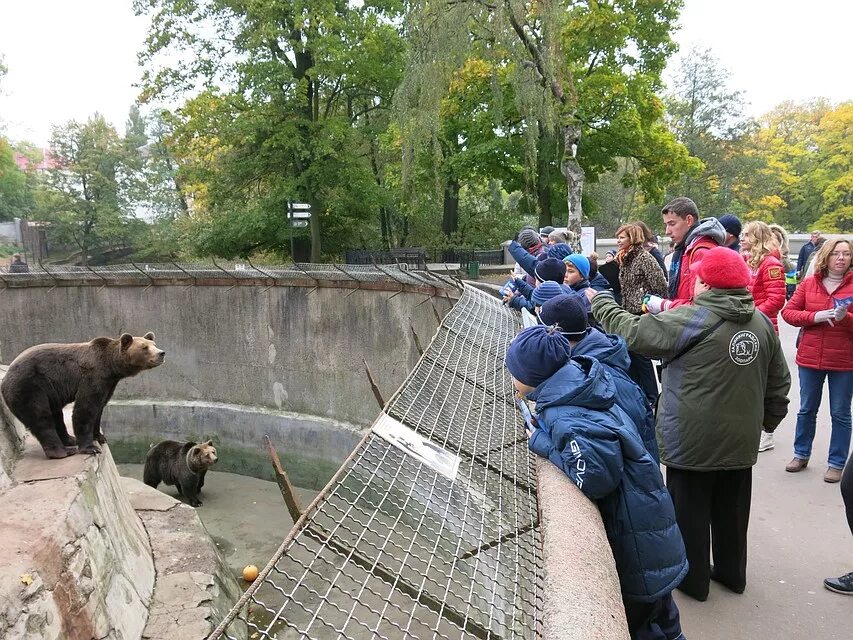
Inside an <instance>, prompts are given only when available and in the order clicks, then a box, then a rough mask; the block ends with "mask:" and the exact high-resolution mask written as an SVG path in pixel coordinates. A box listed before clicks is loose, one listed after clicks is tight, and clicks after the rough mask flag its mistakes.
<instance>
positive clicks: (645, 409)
mask: <svg viewBox="0 0 853 640" xmlns="http://www.w3.org/2000/svg"><path fill="white" fill-rule="evenodd" d="M572 356H587V357H590V358H595V359H596V360H598V361H599V362H600V363H601V364H603V365H604V366H605V367H607V371H609V372H610V374H611V375H612V376H613V384H615V385H616V404H617V405H618V406H619V408H620V409H622V411H624V412H625V413H627V414H628V417H629V418H631V420H632V421H633V422H634V424H635V425H636V427H637V431H638V432H639V434H640V439H641V440H642V441H643V444H644V445H646V450H647V451H648V452H649V453H650V454H651V455H652V458H653V459H654V461H655V462H660V453H659V452H658V441H657V438H656V437H655V414H654V411H653V410H652V406H651V405H650V404H649V401H648V399H647V398H646V394H645V393H643V390H642V389H640V387H639V386H638V385H637V383H636V382H634V381H633V380H631V377H630V376H629V375H628V368H629V367H630V366H631V358H630V356H629V355H628V347H627V346H626V345H625V341H624V340H623V339H622V338H620V337H619V336H615V335H610V334H607V333H604V332H602V331H599V330H598V329H590V330H589V333H588V334H587V335H586V337H585V338H584V339H583V340H581V341H580V342H578V343H577V344H575V345H573V346H572Z"/></svg>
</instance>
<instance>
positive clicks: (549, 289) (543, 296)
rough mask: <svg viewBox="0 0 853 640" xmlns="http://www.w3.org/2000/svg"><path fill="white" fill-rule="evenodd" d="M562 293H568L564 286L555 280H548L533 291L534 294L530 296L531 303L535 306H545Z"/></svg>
mask: <svg viewBox="0 0 853 640" xmlns="http://www.w3.org/2000/svg"><path fill="white" fill-rule="evenodd" d="M561 293H566V290H565V289H564V288H563V285H561V284H557V283H556V282H554V281H553V280H548V281H546V282H543V283H542V284H540V285H539V286H538V287H536V288H535V289H534V290H533V293H532V294H531V295H530V301H531V302H532V303H533V304H540V305H541V304H545V303H546V302H548V300H550V299H551V298H553V297H555V296H558V295H560V294H561Z"/></svg>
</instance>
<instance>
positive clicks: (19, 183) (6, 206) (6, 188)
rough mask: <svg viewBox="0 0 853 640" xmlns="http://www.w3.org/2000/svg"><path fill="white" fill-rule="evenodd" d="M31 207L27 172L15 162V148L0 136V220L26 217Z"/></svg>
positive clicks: (30, 189)
mask: <svg viewBox="0 0 853 640" xmlns="http://www.w3.org/2000/svg"><path fill="white" fill-rule="evenodd" d="M32 208H33V191H32V187H31V184H30V181H28V180H27V174H26V173H25V172H24V171H21V169H19V168H18V165H17V164H16V163H15V149H14V148H12V145H11V144H9V141H8V140H6V139H5V138H3V137H0V221H4V220H12V219H13V218H26V217H28V214H29V213H30V211H31V210H32Z"/></svg>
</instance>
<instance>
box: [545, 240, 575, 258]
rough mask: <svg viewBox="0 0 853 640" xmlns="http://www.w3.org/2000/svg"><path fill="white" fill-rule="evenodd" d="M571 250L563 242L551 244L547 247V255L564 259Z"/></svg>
mask: <svg viewBox="0 0 853 640" xmlns="http://www.w3.org/2000/svg"><path fill="white" fill-rule="evenodd" d="M571 252H572V248H571V247H570V246H569V245H567V244H566V243H564V242H560V243H558V244H553V245H551V246H550V247H548V257H549V258H557V260H562V259H564V258H565V257H566V256H567V255H569V254H571Z"/></svg>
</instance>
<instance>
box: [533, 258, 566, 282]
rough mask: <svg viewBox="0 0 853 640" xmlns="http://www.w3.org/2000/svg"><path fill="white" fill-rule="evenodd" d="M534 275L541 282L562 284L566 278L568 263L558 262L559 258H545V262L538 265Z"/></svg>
mask: <svg viewBox="0 0 853 640" xmlns="http://www.w3.org/2000/svg"><path fill="white" fill-rule="evenodd" d="M533 273H535V274H536V279H537V280H538V281H539V282H548V281H549V280H550V281H552V282H557V283H562V282H563V278H565V277H566V263H565V262H563V261H562V260H557V258H545V260H542V261H541V262H537V263H536V267H535V268H534V269H533Z"/></svg>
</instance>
